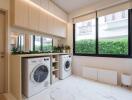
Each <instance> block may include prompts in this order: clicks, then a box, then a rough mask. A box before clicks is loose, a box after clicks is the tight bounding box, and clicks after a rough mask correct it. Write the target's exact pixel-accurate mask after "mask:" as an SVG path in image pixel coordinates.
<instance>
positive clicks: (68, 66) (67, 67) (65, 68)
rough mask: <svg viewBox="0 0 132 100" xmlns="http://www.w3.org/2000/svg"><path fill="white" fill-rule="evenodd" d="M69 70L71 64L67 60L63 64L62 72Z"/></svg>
mask: <svg viewBox="0 0 132 100" xmlns="http://www.w3.org/2000/svg"><path fill="white" fill-rule="evenodd" d="M70 69H71V62H70V61H68V60H67V61H66V62H65V66H64V70H65V71H69V70H70Z"/></svg>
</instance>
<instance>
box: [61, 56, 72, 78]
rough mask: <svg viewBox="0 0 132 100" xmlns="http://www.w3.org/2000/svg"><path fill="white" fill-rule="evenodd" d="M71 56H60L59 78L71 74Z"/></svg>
mask: <svg viewBox="0 0 132 100" xmlns="http://www.w3.org/2000/svg"><path fill="white" fill-rule="evenodd" d="M71 63H72V57H71V56H70V55H61V56H60V79H65V78H67V77H68V76H70V75H71Z"/></svg>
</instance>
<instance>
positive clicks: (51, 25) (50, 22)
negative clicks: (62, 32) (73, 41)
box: [48, 15, 55, 35]
mask: <svg viewBox="0 0 132 100" xmlns="http://www.w3.org/2000/svg"><path fill="white" fill-rule="evenodd" d="M54 23H55V18H54V17H52V16H50V15H48V33H49V34H52V35H54Z"/></svg>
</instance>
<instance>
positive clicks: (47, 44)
mask: <svg viewBox="0 0 132 100" xmlns="http://www.w3.org/2000/svg"><path fill="white" fill-rule="evenodd" d="M42 38H43V42H42V50H43V51H45V52H49V51H52V45H53V43H52V39H51V38H46V37H42Z"/></svg>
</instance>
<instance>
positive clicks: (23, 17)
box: [12, 0, 29, 28]
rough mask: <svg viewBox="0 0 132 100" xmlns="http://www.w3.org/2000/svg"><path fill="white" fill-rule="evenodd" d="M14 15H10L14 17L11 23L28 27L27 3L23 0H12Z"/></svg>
mask: <svg viewBox="0 0 132 100" xmlns="http://www.w3.org/2000/svg"><path fill="white" fill-rule="evenodd" d="M14 3H15V4H14V9H13V11H14V15H13V16H12V17H13V19H14V22H13V24H14V25H15V26H19V27H24V28H27V27H28V13H29V9H28V3H26V2H25V1H24V0H15V2H14Z"/></svg>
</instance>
